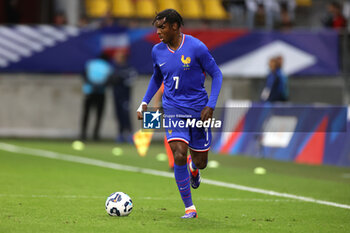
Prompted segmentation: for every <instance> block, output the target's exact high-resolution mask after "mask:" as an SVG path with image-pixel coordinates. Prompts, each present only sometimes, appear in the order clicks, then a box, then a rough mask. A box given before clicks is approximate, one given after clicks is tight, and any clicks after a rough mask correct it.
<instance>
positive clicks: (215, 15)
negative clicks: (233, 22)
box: [202, 0, 228, 20]
mask: <svg viewBox="0 0 350 233" xmlns="http://www.w3.org/2000/svg"><path fill="white" fill-rule="evenodd" d="M202 2H203V8H204V9H203V10H204V18H206V19H214V20H223V19H228V15H227V12H226V11H225V9H224V7H223V6H222V3H221V0H202Z"/></svg>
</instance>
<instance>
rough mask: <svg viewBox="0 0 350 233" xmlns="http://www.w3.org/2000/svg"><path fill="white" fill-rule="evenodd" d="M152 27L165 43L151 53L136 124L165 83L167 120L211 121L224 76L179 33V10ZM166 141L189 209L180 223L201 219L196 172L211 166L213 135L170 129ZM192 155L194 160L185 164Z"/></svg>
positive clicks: (200, 130)
mask: <svg viewBox="0 0 350 233" xmlns="http://www.w3.org/2000/svg"><path fill="white" fill-rule="evenodd" d="M153 25H154V26H155V27H156V29H157V34H158V36H159V39H160V41H161V42H160V43H159V44H157V45H155V46H154V47H153V49H152V59H153V70H154V71H153V75H152V78H151V80H150V83H149V86H148V89H147V91H146V94H145V96H144V98H143V101H142V103H141V105H140V107H139V108H138V110H137V115H138V119H142V118H143V116H142V112H144V111H147V104H148V103H149V102H150V101H151V99H152V97H153V96H154V94H155V93H156V92H157V91H158V89H159V88H160V86H161V85H162V83H164V94H163V99H162V101H163V108H164V114H167V115H175V117H173V118H172V119H171V120H172V121H178V122H179V121H181V120H184V118H186V117H189V118H191V119H197V120H202V121H206V120H208V119H211V118H212V116H213V111H214V109H215V105H216V102H217V99H218V96H219V93H220V89H221V83H222V73H221V71H220V70H219V68H218V66H217V64H216V62H215V60H214V59H213V57H212V56H211V54H210V53H209V51H208V48H207V47H206V46H205V45H204V44H203V43H202V42H201V41H200V40H198V39H196V38H194V37H192V36H190V35H186V34H183V33H182V32H181V26H183V20H182V17H181V15H180V14H179V13H178V12H177V11H176V10H173V9H166V10H164V11H161V12H159V13H158V14H157V15H156V17H155V18H154V20H153ZM205 72H207V73H208V74H209V75H210V76H211V77H212V86H211V94H210V97H209V98H208V94H207V92H206V90H205V88H204V80H205ZM177 116H179V117H177ZM182 116H183V117H184V118H182ZM164 117H165V115H164ZM166 135H167V139H168V142H169V144H170V147H171V150H172V152H173V155H174V160H175V165H174V175H175V180H176V183H177V186H178V189H179V191H180V195H181V198H182V200H183V203H184V205H185V215H184V216H182V218H197V211H196V208H195V206H194V205H193V202H192V196H191V186H192V188H194V189H196V188H198V186H199V185H200V174H199V170H198V169H204V168H205V167H206V166H207V162H208V151H209V148H210V143H211V130H210V128H204V127H188V128H179V127H173V126H171V127H170V128H167V130H166ZM188 150H189V151H190V154H191V155H190V156H189V157H188V158H187V154H188ZM187 165H188V167H187ZM188 169H189V171H188Z"/></svg>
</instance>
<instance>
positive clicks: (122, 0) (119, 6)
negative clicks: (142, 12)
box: [112, 0, 135, 18]
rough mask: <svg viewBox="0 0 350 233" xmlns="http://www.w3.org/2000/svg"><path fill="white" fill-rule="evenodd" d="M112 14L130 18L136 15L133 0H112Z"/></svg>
mask: <svg viewBox="0 0 350 233" xmlns="http://www.w3.org/2000/svg"><path fill="white" fill-rule="evenodd" d="M112 15H113V16H115V17H118V18H130V17H133V16H134V15H135V13H134V5H133V3H132V0H112Z"/></svg>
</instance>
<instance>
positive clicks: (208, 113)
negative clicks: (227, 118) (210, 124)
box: [201, 106, 214, 121]
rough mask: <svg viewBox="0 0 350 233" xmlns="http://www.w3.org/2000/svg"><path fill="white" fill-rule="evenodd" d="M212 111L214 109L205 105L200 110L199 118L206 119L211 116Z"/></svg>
mask: <svg viewBox="0 0 350 233" xmlns="http://www.w3.org/2000/svg"><path fill="white" fill-rule="evenodd" d="M213 112H214V109H212V108H211V107H208V106H206V107H205V108H203V110H202V112H201V120H202V121H206V120H208V119H209V118H213Z"/></svg>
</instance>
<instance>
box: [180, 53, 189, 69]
mask: <svg viewBox="0 0 350 233" xmlns="http://www.w3.org/2000/svg"><path fill="white" fill-rule="evenodd" d="M181 62H182V63H183V64H184V68H189V67H190V63H191V58H190V57H186V59H185V56H184V55H182V56H181Z"/></svg>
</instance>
